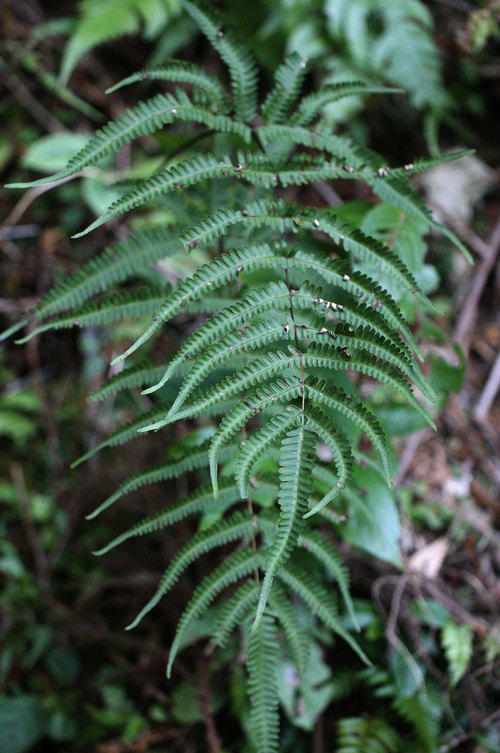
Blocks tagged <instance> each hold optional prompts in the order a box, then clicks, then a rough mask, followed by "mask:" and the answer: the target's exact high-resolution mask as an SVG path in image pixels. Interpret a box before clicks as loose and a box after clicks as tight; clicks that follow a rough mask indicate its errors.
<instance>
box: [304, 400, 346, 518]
mask: <svg viewBox="0 0 500 753" xmlns="http://www.w3.org/2000/svg"><path fill="white" fill-rule="evenodd" d="M304 421H305V425H306V426H307V427H308V428H309V429H310V430H311V431H313V432H314V433H315V434H317V436H318V437H319V438H320V439H321V440H322V441H323V442H324V443H325V444H326V446H327V447H328V449H329V450H330V452H331V453H332V458H333V462H334V463H335V467H336V469H337V475H338V480H337V483H336V484H335V486H334V487H333V488H332V489H331V490H330V491H329V492H328V494H325V496H324V497H323V499H322V500H321V501H320V502H318V504H317V505H314V507H313V508H312V509H311V510H309V512H305V513H304V517H305V518H310V517H311V515H314V514H315V513H317V512H318V511H319V510H321V509H322V508H323V507H325V506H326V505H327V504H328V503H329V502H331V501H332V500H333V499H335V497H336V496H337V494H339V493H340V492H341V491H342V489H344V488H345V487H346V486H347V485H348V483H349V481H350V479H351V475H352V467H353V457H352V453H351V445H350V443H349V441H348V439H347V437H346V436H345V434H344V433H343V432H342V431H341V430H340V429H339V428H338V427H335V426H334V424H333V422H331V421H330V420H329V419H328V418H327V417H326V416H324V415H323V414H322V413H321V411H320V410H318V409H317V408H312V409H308V410H307V411H306V412H305V416H304Z"/></svg>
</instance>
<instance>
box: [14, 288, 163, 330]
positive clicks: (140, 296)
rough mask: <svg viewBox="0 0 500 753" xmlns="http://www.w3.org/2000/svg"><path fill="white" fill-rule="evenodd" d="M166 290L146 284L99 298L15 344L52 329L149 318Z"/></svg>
mask: <svg viewBox="0 0 500 753" xmlns="http://www.w3.org/2000/svg"><path fill="white" fill-rule="evenodd" d="M170 289H171V288H170V285H148V286H144V287H142V288H138V289H137V290H130V291H127V292H125V293H119V294H113V295H106V296H103V298H100V299H99V300H97V301H93V302H91V303H87V304H85V305H84V306H82V307H81V308H80V309H76V311H71V312H70V313H68V314H63V315H62V316H59V317H57V318H56V319H50V320H49V321H48V322H45V323H44V324H41V325H40V326H38V327H35V329H34V330H32V331H31V332H30V333H29V334H28V335H26V336H25V337H22V338H21V339H20V340H17V341H16V342H18V343H25V342H27V341H28V340H31V338H32V337H35V336H36V335H40V334H42V332H48V331H49V330H53V329H69V328H71V327H99V326H103V325H105V324H111V323H113V322H121V321H123V320H124V319H128V318H131V319H139V318H140V317H143V316H150V315H151V314H152V312H153V311H155V310H156V309H157V307H158V306H159V305H160V303H161V302H162V301H163V300H165V296H166V295H167V294H168V292H169V290H170Z"/></svg>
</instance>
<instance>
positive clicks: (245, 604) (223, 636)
mask: <svg viewBox="0 0 500 753" xmlns="http://www.w3.org/2000/svg"><path fill="white" fill-rule="evenodd" d="M258 599H259V587H258V584H257V583H256V582H255V581H247V583H244V584H243V585H242V586H240V587H239V588H238V590H237V591H236V593H235V594H233V596H231V597H230V598H229V599H228V600H227V601H226V603H225V605H224V608H223V610H222V612H221V614H220V615H219V617H218V618H217V620H216V625H217V627H216V632H215V635H214V641H215V643H217V644H218V645H219V646H222V647H224V646H225V645H226V644H227V641H228V640H229V636H230V635H231V633H232V632H233V630H234V629H235V627H236V626H237V625H240V624H241V623H242V622H243V620H244V618H245V615H246V613H247V612H248V610H249V609H250V607H251V606H253V605H254V604H255V603H256V602H257V601H258Z"/></svg>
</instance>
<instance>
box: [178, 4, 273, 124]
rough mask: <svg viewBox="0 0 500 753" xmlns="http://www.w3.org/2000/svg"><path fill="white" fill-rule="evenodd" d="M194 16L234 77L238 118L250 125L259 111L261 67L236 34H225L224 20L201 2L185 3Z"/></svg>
mask: <svg viewBox="0 0 500 753" xmlns="http://www.w3.org/2000/svg"><path fill="white" fill-rule="evenodd" d="M182 4H183V6H184V7H185V9H186V10H187V12H188V13H189V15H190V16H192V18H193V19H194V20H195V21H196V23H197V24H198V26H199V28H200V30H201V31H202V32H203V34H204V35H205V36H206V37H207V39H208V40H209V41H210V43H211V44H212V46H213V47H214V49H216V50H217V52H218V53H219V55H220V56H221V58H222V59H223V60H224V62H225V63H226V65H227V67H228V69H229V75H230V77H231V84H232V89H233V97H234V111H235V117H236V118H237V119H238V120H240V121H243V122H245V123H248V122H249V121H250V120H252V118H253V117H254V115H255V113H256V110H257V75H258V74H257V66H256V64H255V61H254V59H253V56H252V55H251V54H250V52H249V51H248V50H247V48H246V47H244V46H243V45H242V44H241V43H240V42H239V41H238V40H237V39H236V36H235V35H234V34H233V32H232V30H230V29H229V30H224V28H223V27H224V25H223V20H222V18H221V17H219V16H218V15H216V13H215V12H214V11H213V10H212V8H209V7H208V6H207V5H205V4H204V3H203V4H202V3H201V2H196V3H194V2H190V1H189V0H182Z"/></svg>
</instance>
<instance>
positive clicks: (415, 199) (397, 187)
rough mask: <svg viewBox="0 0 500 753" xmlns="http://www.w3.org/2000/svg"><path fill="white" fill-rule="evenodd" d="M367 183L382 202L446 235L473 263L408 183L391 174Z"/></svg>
mask: <svg viewBox="0 0 500 753" xmlns="http://www.w3.org/2000/svg"><path fill="white" fill-rule="evenodd" d="M366 182H367V183H368V184H369V185H370V186H371V188H372V189H373V191H374V193H376V194H377V196H379V197H380V198H381V199H382V201H386V202H388V203H389V204H392V205H393V206H395V207H397V208H398V209H402V210H403V211H404V212H406V213H407V214H409V215H410V216H411V217H414V218H415V219H416V220H420V221H421V222H425V225H426V226H427V227H429V228H433V229H434V230H437V231H438V232H439V233H442V234H443V235H445V236H446V237H447V238H448V240H449V241H451V243H452V244H453V245H454V246H456V247H457V248H458V249H460V251H461V252H462V254H463V255H464V256H465V258H466V259H467V261H468V262H469V263H470V264H472V263H473V258H472V256H471V254H470V253H469V251H468V250H467V248H466V247H465V246H464V244H463V243H462V241H461V240H460V239H459V238H458V237H457V236H456V235H455V233H454V232H453V231H452V230H450V229H449V228H447V227H446V225H442V224H441V223H440V222H437V221H436V220H434V219H433V218H432V216H431V214H430V212H429V210H428V209H427V207H426V206H425V204H424V202H423V201H422V199H421V198H420V196H419V195H418V194H417V193H416V192H415V191H414V190H413V188H412V187H411V184H410V183H408V181H406V180H404V179H403V178H399V177H397V176H396V177H394V178H393V177H392V176H391V175H390V174H389V175H388V177H386V178H380V177H379V178H377V177H373V178H369V177H368V176H367V178H366Z"/></svg>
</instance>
